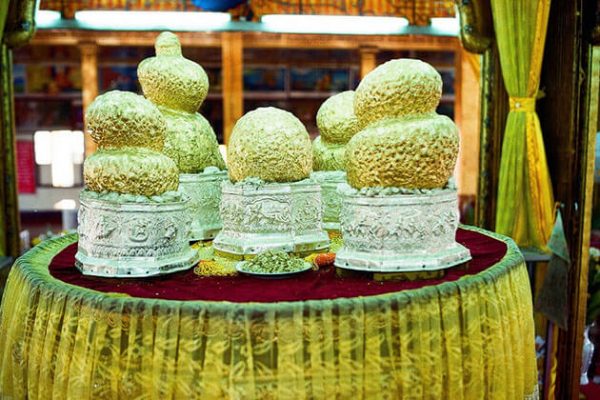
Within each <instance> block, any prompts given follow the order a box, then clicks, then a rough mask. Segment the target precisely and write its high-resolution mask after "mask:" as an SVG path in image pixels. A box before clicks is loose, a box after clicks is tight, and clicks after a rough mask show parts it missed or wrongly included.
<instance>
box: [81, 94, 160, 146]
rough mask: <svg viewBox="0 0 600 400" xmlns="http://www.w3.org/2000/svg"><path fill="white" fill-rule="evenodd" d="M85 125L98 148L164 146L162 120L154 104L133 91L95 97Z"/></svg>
mask: <svg viewBox="0 0 600 400" xmlns="http://www.w3.org/2000/svg"><path fill="white" fill-rule="evenodd" d="M85 124H86V130H87V131H88V132H89V134H90V136H91V137H92V139H93V140H94V142H96V144H98V147H100V148H119V147H124V146H137V147H146V148H149V149H152V150H158V151H160V150H162V148H163V143H164V138H165V129H166V125H165V120H164V119H163V117H162V115H161V114H160V111H159V110H158V108H156V106H155V105H154V104H152V103H151V102H150V101H148V100H146V99H145V98H143V97H142V96H140V95H137V94H135V93H131V92H122V91H119V90H113V91H110V92H107V93H105V94H102V95H100V96H98V97H96V99H94V101H93V102H92V104H90V106H89V107H88V109H87V111H86V113H85Z"/></svg>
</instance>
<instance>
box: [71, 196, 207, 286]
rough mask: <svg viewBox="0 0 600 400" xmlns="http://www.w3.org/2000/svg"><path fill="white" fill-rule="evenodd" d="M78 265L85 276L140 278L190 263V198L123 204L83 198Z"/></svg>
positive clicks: (195, 255)
mask: <svg viewBox="0 0 600 400" xmlns="http://www.w3.org/2000/svg"><path fill="white" fill-rule="evenodd" d="M80 204H81V206H80V208H79V215H78V220H79V228H78V232H79V244H78V249H77V254H76V255H75V259H76V260H77V261H76V266H77V268H79V270H80V271H81V272H82V273H83V274H84V275H95V276H104V277H123V278H124V277H140V276H152V275H160V274H166V273H170V272H175V271H180V270H184V269H188V268H191V267H192V266H194V264H196V263H197V262H198V252H197V250H194V249H192V248H191V247H190V246H189V244H188V243H189V242H188V231H189V227H190V223H191V217H190V214H189V211H188V200H187V199H186V200H184V201H179V202H173V203H152V202H145V203H119V202H112V201H106V200H90V199H83V198H80Z"/></svg>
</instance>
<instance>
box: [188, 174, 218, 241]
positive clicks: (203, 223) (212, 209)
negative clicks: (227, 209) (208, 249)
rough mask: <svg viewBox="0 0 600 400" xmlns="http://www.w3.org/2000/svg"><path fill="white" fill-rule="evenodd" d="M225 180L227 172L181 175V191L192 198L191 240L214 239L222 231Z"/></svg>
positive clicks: (190, 205)
mask: <svg viewBox="0 0 600 400" xmlns="http://www.w3.org/2000/svg"><path fill="white" fill-rule="evenodd" d="M225 179H227V172H226V171H215V172H204V173H199V174H180V175H179V191H180V192H182V193H185V194H186V195H188V196H189V198H190V204H189V209H190V214H191V216H192V226H191V229H190V240H207V239H214V237H215V236H217V233H219V231H220V230H221V227H222V223H221V216H220V215H219V206H220V204H221V183H222V182H223V181H224V180H225Z"/></svg>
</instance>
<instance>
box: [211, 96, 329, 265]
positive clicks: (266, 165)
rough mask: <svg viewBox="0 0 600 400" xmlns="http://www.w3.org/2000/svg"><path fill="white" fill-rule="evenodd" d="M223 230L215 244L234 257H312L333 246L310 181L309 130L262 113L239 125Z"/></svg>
mask: <svg viewBox="0 0 600 400" xmlns="http://www.w3.org/2000/svg"><path fill="white" fill-rule="evenodd" d="M227 163H228V167H229V178H230V181H226V182H225V183H223V187H222V197H223V201H222V203H221V218H222V220H223V230H222V231H221V232H220V233H219V234H218V235H217V237H216V238H215V241H214V243H213V245H214V248H215V249H216V250H218V251H220V252H222V253H228V254H230V255H235V256H244V255H248V254H258V253H261V252H263V251H266V250H281V251H287V252H312V251H315V250H321V249H325V248H327V247H328V246H329V238H328V236H327V233H326V232H325V231H324V230H323V229H322V215H321V189H320V187H319V185H318V184H316V183H314V182H313V181H311V180H310V179H308V178H309V175H310V173H311V171H312V151H311V146H310V139H309V136H308V132H306V128H305V127H304V125H303V124H302V122H300V120H298V118H296V117H295V116H294V115H293V114H291V113H289V112H287V111H283V110H280V109H277V108H273V107H267V108H258V109H256V110H254V111H250V112H249V113H247V114H245V115H244V116H243V117H242V118H240V119H239V120H238V122H237V123H236V124H235V126H234V128H233V131H232V133H231V141H230V143H229V146H228V149H227Z"/></svg>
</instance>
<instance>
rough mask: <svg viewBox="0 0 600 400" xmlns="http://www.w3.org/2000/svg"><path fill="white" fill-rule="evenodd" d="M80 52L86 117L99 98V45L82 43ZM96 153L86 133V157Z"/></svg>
mask: <svg viewBox="0 0 600 400" xmlns="http://www.w3.org/2000/svg"><path fill="white" fill-rule="evenodd" d="M79 51H80V53H81V85H82V98H83V115H84V116H85V111H86V110H87V108H88V106H89V105H90V104H91V103H92V101H94V99H95V98H96V96H98V45H97V44H96V43H93V42H91V43H81V44H80V45H79ZM84 119H85V117H84ZM84 122H85V121H84ZM94 151H96V143H94V142H93V141H92V138H91V136H90V135H89V134H88V133H87V132H86V133H85V155H86V156H89V155H90V154H92V153H93V152H94Z"/></svg>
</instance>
